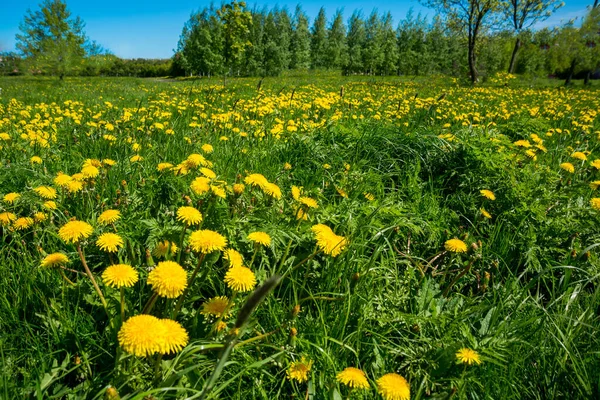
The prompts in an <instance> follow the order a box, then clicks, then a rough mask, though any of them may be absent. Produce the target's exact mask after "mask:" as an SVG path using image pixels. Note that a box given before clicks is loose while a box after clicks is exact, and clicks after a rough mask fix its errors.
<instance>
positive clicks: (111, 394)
mask: <svg viewBox="0 0 600 400" xmlns="http://www.w3.org/2000/svg"><path fill="white" fill-rule="evenodd" d="M104 398H105V399H106V400H119V399H120V398H121V397H120V396H119V392H117V389H115V387H114V386H109V387H107V388H106V392H104Z"/></svg>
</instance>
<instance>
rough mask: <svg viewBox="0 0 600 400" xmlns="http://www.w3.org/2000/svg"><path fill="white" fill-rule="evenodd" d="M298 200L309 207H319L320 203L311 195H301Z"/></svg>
mask: <svg viewBox="0 0 600 400" xmlns="http://www.w3.org/2000/svg"><path fill="white" fill-rule="evenodd" d="M298 201H299V202H300V203H302V204H304V205H305V206H307V207H309V208H319V204H317V201H316V200H315V199H312V198H310V197H300V198H299V199H298Z"/></svg>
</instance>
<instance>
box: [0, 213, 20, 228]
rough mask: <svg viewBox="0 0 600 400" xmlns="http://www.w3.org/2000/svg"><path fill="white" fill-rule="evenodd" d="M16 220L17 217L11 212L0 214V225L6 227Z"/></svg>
mask: <svg viewBox="0 0 600 400" xmlns="http://www.w3.org/2000/svg"><path fill="white" fill-rule="evenodd" d="M16 219H17V216H16V215H15V214H14V213H11V212H8V211H6V212H3V213H0V224H1V225H4V226H7V225H10V224H11V223H12V222H13V221H14V220H16Z"/></svg>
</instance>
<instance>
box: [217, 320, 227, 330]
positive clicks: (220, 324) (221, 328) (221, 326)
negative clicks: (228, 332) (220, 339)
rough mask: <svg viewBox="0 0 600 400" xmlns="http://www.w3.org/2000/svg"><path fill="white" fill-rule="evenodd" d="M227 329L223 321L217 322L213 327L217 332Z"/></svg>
mask: <svg viewBox="0 0 600 400" xmlns="http://www.w3.org/2000/svg"><path fill="white" fill-rule="evenodd" d="M226 328H227V324H226V323H225V322H224V321H219V322H217V326H216V327H215V330H216V331H217V332H221V331H222V330H223V329H226Z"/></svg>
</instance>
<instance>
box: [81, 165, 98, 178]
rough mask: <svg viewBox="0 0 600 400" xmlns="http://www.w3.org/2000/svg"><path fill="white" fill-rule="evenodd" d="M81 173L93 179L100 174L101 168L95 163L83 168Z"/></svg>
mask: <svg viewBox="0 0 600 400" xmlns="http://www.w3.org/2000/svg"><path fill="white" fill-rule="evenodd" d="M81 173H82V174H83V176H84V177H85V178H88V179H91V178H96V177H97V176H98V175H100V170H99V169H98V168H97V167H95V166H93V165H88V166H86V167H83V168H82V169H81Z"/></svg>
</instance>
